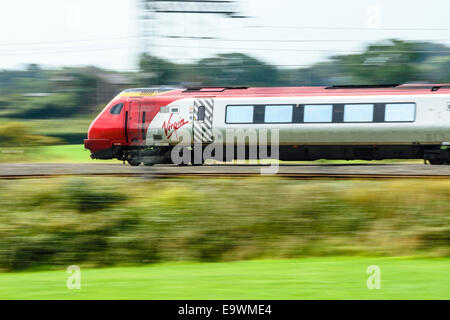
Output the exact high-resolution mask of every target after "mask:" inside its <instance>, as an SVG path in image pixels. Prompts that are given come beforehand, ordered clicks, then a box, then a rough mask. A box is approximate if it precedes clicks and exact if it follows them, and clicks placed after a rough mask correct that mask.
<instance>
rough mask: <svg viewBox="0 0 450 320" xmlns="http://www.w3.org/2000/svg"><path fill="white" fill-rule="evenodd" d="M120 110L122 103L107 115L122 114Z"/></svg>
mask: <svg viewBox="0 0 450 320" xmlns="http://www.w3.org/2000/svg"><path fill="white" fill-rule="evenodd" d="M122 109H123V103H118V104H116V105H115V106H114V107H112V108H111V109H110V110H109V113H111V114H120V113H121V112H122Z"/></svg>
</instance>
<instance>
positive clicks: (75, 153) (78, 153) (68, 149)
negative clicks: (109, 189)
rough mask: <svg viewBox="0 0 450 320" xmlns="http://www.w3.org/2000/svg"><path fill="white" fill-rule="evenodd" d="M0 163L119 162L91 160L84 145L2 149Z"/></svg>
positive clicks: (114, 161) (0, 149) (0, 150)
mask: <svg viewBox="0 0 450 320" xmlns="http://www.w3.org/2000/svg"><path fill="white" fill-rule="evenodd" d="M0 162H22V163H24V162H26V163H61V162H63V163H95V162H97V163H108V162H113V163H119V161H118V160H111V161H105V160H102V161H99V160H92V159H91V158H90V152H89V150H86V149H84V146H83V145H82V144H70V145H55V146H40V147H17V148H13V147H8V148H0Z"/></svg>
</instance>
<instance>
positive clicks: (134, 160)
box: [127, 158, 141, 167]
mask: <svg viewBox="0 0 450 320" xmlns="http://www.w3.org/2000/svg"><path fill="white" fill-rule="evenodd" d="M127 162H128V164H129V165H130V166H133V167H137V166H140V165H141V160H140V159H138V158H130V159H128V160H127Z"/></svg>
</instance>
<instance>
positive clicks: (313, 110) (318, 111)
mask: <svg viewBox="0 0 450 320" xmlns="http://www.w3.org/2000/svg"><path fill="white" fill-rule="evenodd" d="M332 118H333V105H331V104H309V105H308V104H307V105H305V114H304V122H331V120H332Z"/></svg>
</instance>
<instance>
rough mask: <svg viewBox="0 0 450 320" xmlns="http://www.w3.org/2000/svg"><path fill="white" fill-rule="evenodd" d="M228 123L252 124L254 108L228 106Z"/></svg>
mask: <svg viewBox="0 0 450 320" xmlns="http://www.w3.org/2000/svg"><path fill="white" fill-rule="evenodd" d="M225 122H226V123H252V122H253V106H227V111H226V115H225Z"/></svg>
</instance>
